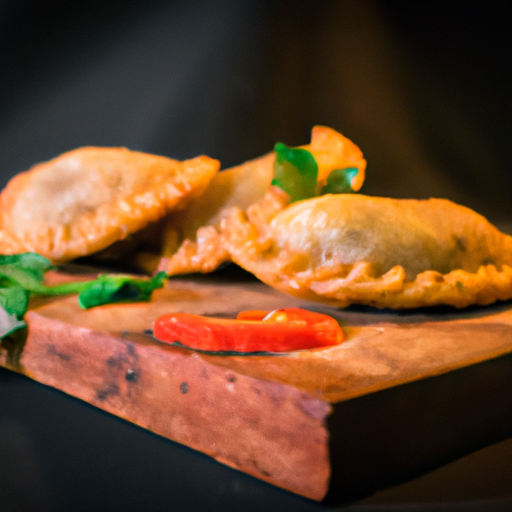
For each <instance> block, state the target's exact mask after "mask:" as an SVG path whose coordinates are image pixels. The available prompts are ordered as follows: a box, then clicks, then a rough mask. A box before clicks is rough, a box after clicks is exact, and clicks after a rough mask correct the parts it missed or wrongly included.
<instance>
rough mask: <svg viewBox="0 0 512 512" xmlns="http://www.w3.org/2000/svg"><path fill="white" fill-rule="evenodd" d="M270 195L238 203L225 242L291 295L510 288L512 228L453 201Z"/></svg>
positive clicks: (361, 300)
mask: <svg viewBox="0 0 512 512" xmlns="http://www.w3.org/2000/svg"><path fill="white" fill-rule="evenodd" d="M268 204H269V201H268V200H267V202H266V203H261V204H260V205H257V206H254V207H253V208H252V209H251V211H249V212H248V213H249V215H247V214H246V213H245V212H242V211H241V210H237V209H233V210H231V214H230V215H229V216H228V217H227V218H226V219H225V220H224V221H223V229H222V233H223V236H224V243H225V247H226V250H227V251H229V254H230V256H231V257H232V259H233V261H235V262H236V263H237V264H239V265H240V266H241V267H243V268H244V269H246V270H248V271H249V272H252V273H253V274H255V275H256V276H257V277H258V278H259V279H261V280H262V281H264V282H265V283H267V284H269V285H271V286H273V287H275V288H277V289H280V290H282V291H285V292H287V293H290V294H292V295H296V296H300V297H304V298H307V299H313V300H320V301H324V302H327V303H331V304H333V305H337V306H340V307H345V306H347V305H349V304H365V305H372V306H377V307H390V308H397V309H398V308H412V307H422V306H432V305H438V304H449V305H453V306H455V307H465V306H468V305H470V304H490V303H492V302H494V301H496V300H506V299H510V298H512V237H511V236H509V235H505V234H503V233H501V232H500V231H499V230H498V229H497V228H495V227H494V226H493V225H491V224H490V223H489V222H488V221H487V220H486V219H485V218H484V217H482V216H481V215H479V214H477V213H475V212H474V211H472V210H470V209H469V208H466V207H463V206H459V205H457V204H455V203H452V202H451V201H448V200H445V199H429V200H412V199H390V198H381V197H369V196H365V195H359V194H339V195H330V194H328V195H325V196H321V197H317V198H313V199H308V200H304V201H299V202H296V203H294V204H291V205H289V206H286V207H284V208H282V209H279V208H278V207H277V208H275V209H274V211H273V212H271V213H270V214H269V211H268ZM258 210H260V211H263V213H262V214H260V215H258V213H257V211H258ZM262 217H267V218H268V219H269V220H268V222H266V223H263V224H262V223H261V222H254V220H253V219H254V218H256V219H260V218H262Z"/></svg>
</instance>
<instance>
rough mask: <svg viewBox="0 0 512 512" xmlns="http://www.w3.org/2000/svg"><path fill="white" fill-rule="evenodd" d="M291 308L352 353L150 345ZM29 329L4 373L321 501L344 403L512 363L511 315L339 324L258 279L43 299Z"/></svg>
mask: <svg viewBox="0 0 512 512" xmlns="http://www.w3.org/2000/svg"><path fill="white" fill-rule="evenodd" d="M285 306H302V307H308V308H310V309H314V310H317V311H324V312H327V313H329V314H331V315H333V316H335V317H336V318H338V319H339V321H340V322H341V323H342V325H343V326H344V329H345V332H346V334H347V340H346V341H345V342H344V343H343V344H341V345H339V346H337V347H333V348H329V349H318V350H312V351H303V352H296V353H290V354H287V355H279V356H272V355H265V356H263V355H258V356H249V357H247V356H217V355H211V354H210V355H207V354H201V353H196V352H193V351H189V350H186V349H183V348H179V347H174V346H169V345H165V344H162V343H160V342H158V341H156V340H154V339H153V338H152V337H151V336H150V335H148V334H147V333H145V331H147V330H148V329H150V328H151V326H152V323H153V321H154V319H155V318H156V317H157V316H158V315H160V314H163V313H168V312H172V311H187V312H191V313H200V314H207V315H212V316H221V317H230V316H235V314H236V313H237V312H238V311H240V310H243V309H250V308H255V309H261V308H267V309H274V308H277V307H285ZM27 322H28V335H27V336H26V340H21V341H19V342H18V343H17V344H16V343H15V342H12V341H4V342H3V345H2V348H1V349H0V364H1V365H2V366H5V367H7V368H10V369H12V370H14V371H18V372H20V373H23V374H25V375H27V376H29V377H31V378H33V379H35V380H36V381H38V382H41V383H43V384H46V385H49V386H52V387H54V388H57V389H59V390H61V391H64V392H65V393H68V394H70V395H72V396H74V397H77V398H79V399H82V400H84V401H86V402H88V403H90V404H92V405H94V406H96V407H99V408H101V409H103V410H105V411H108V412H110V413H112V414H115V415H116V416H119V417H121V418H124V419H126V420H128V421H130V422H133V423H135V424H137V425H139V426H141V427H143V428H147V429H149V430H151V431H153V432H155V433H157V434H159V435H162V436H164V437H167V438H169V439H172V440H174V441H177V442H179V443H183V444H185V445H187V446H190V447H191V448H193V449H196V450H199V451H202V452H204V453H206V454H208V455H210V456H212V457H214V458H215V459H216V460H218V461H220V462H222V463H224V464H227V465H229V466H232V467H234V468H236V469H239V470H241V471H244V472H246V473H248V474H250V475H253V476H255V477H257V478H260V479H262V480H264V481H267V482H269V483H272V484H274V485H277V486H279V487H282V488H284V489H287V490H289V491H292V492H294V493H297V494H300V495H303V496H306V497H308V498H312V499H316V500H321V499H323V498H324V496H325V495H326V493H327V492H328V490H329V487H330V485H331V484H332V482H331V476H332V475H331V471H332V466H333V461H332V460H331V459H332V458H333V457H338V458H337V460H336V461H335V466H336V467H338V468H339V467H342V466H343V460H341V461H340V460H339V454H334V453H333V444H336V443H337V442H338V441H336V439H337V436H338V432H337V430H338V429H339V428H340V423H341V424H343V423H344V422H347V421H350V418H347V417H345V415H344V413H343V411H344V410H345V405H344V404H345V403H347V401H349V402H350V399H354V398H355V397H364V396H367V395H374V394H375V393H376V392H377V391H382V390H385V389H391V388H395V387H396V386H398V385H400V384H405V383H409V382H412V381H419V380H423V379H427V378H428V377H434V376H436V375H440V374H444V373H447V372H451V371H452V370H456V369H461V368H466V367H469V366H471V365H474V364H475V363H479V362H482V361H486V360H489V359H493V358H496V357H498V356H500V355H504V354H506V353H508V352H512V308H511V306H510V305H509V304H500V305H496V306H494V307H489V308H479V309H472V310H465V311H454V310H443V311H440V310H437V311H430V312H425V311H420V312H418V311H416V312H408V313H404V314H397V313H391V312H388V311H376V310H373V309H365V310H357V309H350V310H345V311H342V310H336V309H333V308H324V307H321V306H319V305H318V304H316V303H311V302H306V301H302V300H299V299H295V298H290V297H288V296H285V295H282V294H280V293H279V292H276V291H274V290H272V289H270V288H268V287H266V286H265V285H262V284H261V283H258V282H254V281H251V280H249V281H247V282H244V281H240V282H235V281H232V282H230V281H225V280H221V281H217V282H216V281H212V280H211V279H186V280H170V281H169V282H168V284H167V286H166V287H165V289H163V290H158V291H156V292H155V293H154V297H153V300H152V301H151V302H150V303H137V304H125V305H110V306H104V307H100V308H95V309H92V310H89V311H83V310H81V309H80V308H79V307H78V304H77V301H76V297H74V296H70V297H66V298H63V299H58V300H55V299H51V300H41V299H38V300H35V301H33V303H32V306H31V311H29V313H28V314H27ZM427 380H428V379H427ZM377 395H378V394H377ZM373 408H375V406H373ZM348 410H350V408H349V409H348ZM340 418H341V419H340ZM335 430H336V431H335ZM441 455H442V454H441ZM337 472H338V473H340V470H339V469H337ZM345 478H346V475H345Z"/></svg>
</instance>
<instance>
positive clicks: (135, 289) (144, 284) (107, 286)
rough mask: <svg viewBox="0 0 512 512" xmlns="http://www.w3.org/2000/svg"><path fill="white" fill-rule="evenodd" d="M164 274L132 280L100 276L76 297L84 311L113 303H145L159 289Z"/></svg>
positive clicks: (126, 277)
mask: <svg viewBox="0 0 512 512" xmlns="http://www.w3.org/2000/svg"><path fill="white" fill-rule="evenodd" d="M165 278H166V273H165V272H158V273H157V274H155V275H154V276H153V277H152V278H151V279H145V280H142V279H134V278H133V277H130V276H109V275H100V276H98V279H96V280H95V281H92V282H90V283H89V285H88V286H87V287H85V289H84V290H83V291H82V292H81V293H80V295H79V296H78V303H79V304H80V306H81V307H82V308H84V309H88V308H92V307H94V306H101V305H103V304H111V303H114V302H128V301H132V302H133V301H146V300H149V298H150V296H151V293H152V292H153V290H155V289H156V288H161V287H162V286H163V284H164V279H165Z"/></svg>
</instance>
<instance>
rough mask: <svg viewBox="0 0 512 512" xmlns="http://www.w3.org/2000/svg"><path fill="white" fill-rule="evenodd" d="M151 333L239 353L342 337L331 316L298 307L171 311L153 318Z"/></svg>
mask: <svg viewBox="0 0 512 512" xmlns="http://www.w3.org/2000/svg"><path fill="white" fill-rule="evenodd" d="M153 336H154V337H155V338H157V339H158V340H160V341H163V342H165V343H179V344H181V345H184V346H186V347H189V348H192V349H196V350H202V351H208V352H240V353H244V352H246V353H250V352H288V351H290V350H301V349H312V348H319V347H328V346H332V345H337V344H339V343H341V342H342V341H343V340H344V339H345V336H344V333H343V330H342V328H341V327H340V325H339V324H338V322H337V321H336V320H335V319H334V318H332V317H330V316H328V315H324V314H322V313H314V312H312V311H307V310H305V309H300V308H283V309H277V310H274V311H260V310H255V311H243V312H241V313H239V314H238V316H237V318H236V319H226V318H211V317H206V316H200V315H192V314H189V313H171V314H167V315H163V316H160V317H158V318H157V319H156V320H155V323H154V325H153Z"/></svg>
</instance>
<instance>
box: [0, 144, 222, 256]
mask: <svg viewBox="0 0 512 512" xmlns="http://www.w3.org/2000/svg"><path fill="white" fill-rule="evenodd" d="M218 169H219V162H218V161H217V160H213V159H211V158H208V157H205V156H199V157H197V158H193V159H191V160H186V161H183V162H179V161H177V160H172V159H170V158H166V157H163V156H156V155H150V154H146V153H140V152H137V151H130V150H128V149H126V148H101V147H84V148H79V149H76V150H74V151H70V152H68V153H64V154H63V155H61V156H59V157H57V158H55V159H53V160H51V161H49V162H45V163H42V164H39V165H36V166H35V167H33V168H32V169H30V170H29V171H27V172H24V173H20V174H18V175H17V176H15V177H14V178H13V179H12V180H11V181H10V182H9V183H8V184H7V187H6V188H5V189H4V190H3V191H2V193H1V195H0V214H1V226H0V229H1V232H2V235H1V236H0V253H13V252H25V251H28V252H38V253H40V254H42V255H44V256H46V257H48V258H49V259H50V260H52V261H54V262H63V261H68V260H72V259H74V258H77V257H79V256H84V255H87V254H91V253H94V252H96V251H100V250H102V249H104V248H105V247H107V246H109V245H110V244H112V243H113V242H116V241H117V240H122V239H124V238H126V237H127V236H128V235H129V234H130V233H134V232H136V231H138V230H140V229H141V228H143V227H145V226H146V225H147V224H148V223H150V222H153V221H156V220H157V219H159V218H161V217H163V216H164V215H165V214H166V213H168V212H169V211H171V210H172V209H176V208H180V207H183V206H184V205H185V204H186V203H187V202H188V201H189V200H191V199H193V198H194V197H195V196H196V195H199V194H200V193H202V192H203V191H204V189H205V188H206V187H207V185H208V183H209V182H210V180H211V179H212V178H213V176H214V175H215V174H216V172H217V171H218Z"/></svg>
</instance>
